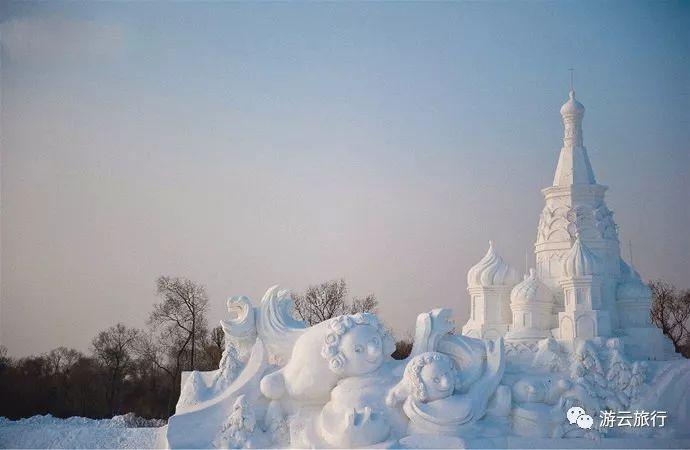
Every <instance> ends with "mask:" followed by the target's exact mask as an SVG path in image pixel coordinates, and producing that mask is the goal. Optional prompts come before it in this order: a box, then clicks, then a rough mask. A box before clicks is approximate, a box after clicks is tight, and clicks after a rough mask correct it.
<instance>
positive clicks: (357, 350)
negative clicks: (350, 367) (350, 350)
mask: <svg viewBox="0 0 690 450" xmlns="http://www.w3.org/2000/svg"><path fill="white" fill-rule="evenodd" d="M363 350H364V349H363V348H362V346H361V345H355V353H362V351H363Z"/></svg>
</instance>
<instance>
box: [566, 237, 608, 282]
mask: <svg viewBox="0 0 690 450" xmlns="http://www.w3.org/2000/svg"><path fill="white" fill-rule="evenodd" d="M598 265H599V258H598V257H597V255H595V254H594V252H593V251H592V250H590V248H589V247H587V246H586V245H585V244H584V243H583V242H582V241H581V240H580V236H579V235H578V236H577V237H576V238H575V243H574V244H573V246H572V247H571V248H570V251H568V253H566V255H565V258H564V260H563V274H564V275H565V276H566V277H583V276H588V275H594V274H596V273H598V267H597V266H598Z"/></svg>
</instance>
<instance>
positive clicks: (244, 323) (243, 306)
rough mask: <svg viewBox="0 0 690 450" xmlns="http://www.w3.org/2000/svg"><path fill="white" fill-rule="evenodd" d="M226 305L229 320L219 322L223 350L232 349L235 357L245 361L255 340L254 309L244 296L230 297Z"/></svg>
mask: <svg viewBox="0 0 690 450" xmlns="http://www.w3.org/2000/svg"><path fill="white" fill-rule="evenodd" d="M226 305H227V309H228V313H229V315H230V318H229V319H228V320H221V321H220V326H221V327H222V328H223V333H224V334H225V348H226V350H227V349H228V347H234V348H235V349H236V351H237V357H238V358H239V359H240V360H242V361H246V360H247V359H248V358H249V351H250V350H251V348H252V345H254V341H255V340H256V323H255V318H254V308H253V307H252V303H251V300H249V297H245V296H240V297H230V298H229V299H228V301H227V303H226ZM222 366H223V364H222V363H221V367H222Z"/></svg>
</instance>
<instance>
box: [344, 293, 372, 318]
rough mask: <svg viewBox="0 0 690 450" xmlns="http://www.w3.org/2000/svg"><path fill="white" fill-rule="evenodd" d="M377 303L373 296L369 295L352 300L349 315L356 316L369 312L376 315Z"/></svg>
mask: <svg viewBox="0 0 690 450" xmlns="http://www.w3.org/2000/svg"><path fill="white" fill-rule="evenodd" d="M378 306H379V302H378V300H376V296H375V295H374V294H369V295H367V296H366V297H364V298H357V297H355V298H353V299H352V304H351V305H350V311H349V313H350V314H357V313H361V312H370V313H374V314H376V313H377V312H378Z"/></svg>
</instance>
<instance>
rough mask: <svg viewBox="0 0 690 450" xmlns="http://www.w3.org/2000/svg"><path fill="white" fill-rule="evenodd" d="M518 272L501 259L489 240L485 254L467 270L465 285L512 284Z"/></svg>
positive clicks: (515, 281) (516, 279) (516, 278)
mask: <svg viewBox="0 0 690 450" xmlns="http://www.w3.org/2000/svg"><path fill="white" fill-rule="evenodd" d="M518 280H519V279H518V274H517V272H516V271H515V269H513V268H512V267H510V266H509V265H508V264H506V263H505V261H503V258H501V257H500V256H499V255H498V253H496V251H495V250H494V245H493V242H491V241H489V250H488V251H487V252H486V255H484V257H483V258H482V259H481V260H480V261H479V262H478V263H477V264H476V265H475V266H474V267H472V268H471V269H470V270H469V272H467V287H470V288H472V287H491V286H512V285H514V284H515V283H517V282H518Z"/></svg>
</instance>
